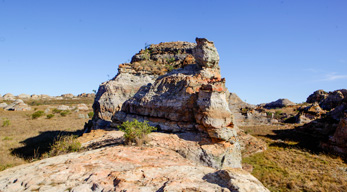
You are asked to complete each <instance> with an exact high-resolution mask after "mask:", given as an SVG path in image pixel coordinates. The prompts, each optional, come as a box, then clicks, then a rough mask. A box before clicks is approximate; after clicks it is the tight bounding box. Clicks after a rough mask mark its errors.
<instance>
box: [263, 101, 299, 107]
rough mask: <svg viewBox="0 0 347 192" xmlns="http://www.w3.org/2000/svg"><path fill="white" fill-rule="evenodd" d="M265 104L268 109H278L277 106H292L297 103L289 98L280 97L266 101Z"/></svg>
mask: <svg viewBox="0 0 347 192" xmlns="http://www.w3.org/2000/svg"><path fill="white" fill-rule="evenodd" d="M263 105H264V108H267V109H276V108H282V107H287V106H292V105H295V103H293V102H291V101H290V100H288V99H278V100H276V101H273V102H270V103H266V104H263Z"/></svg>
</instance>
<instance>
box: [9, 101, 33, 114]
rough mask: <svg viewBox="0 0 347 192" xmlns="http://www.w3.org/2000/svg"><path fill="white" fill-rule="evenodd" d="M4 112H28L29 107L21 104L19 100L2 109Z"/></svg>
mask: <svg viewBox="0 0 347 192" xmlns="http://www.w3.org/2000/svg"><path fill="white" fill-rule="evenodd" d="M4 110H7V111H30V110H31V107H29V106H28V105H27V104H25V103H24V102H23V100H21V99H17V100H15V101H14V102H13V103H11V104H9V105H7V106H6V107H4Z"/></svg>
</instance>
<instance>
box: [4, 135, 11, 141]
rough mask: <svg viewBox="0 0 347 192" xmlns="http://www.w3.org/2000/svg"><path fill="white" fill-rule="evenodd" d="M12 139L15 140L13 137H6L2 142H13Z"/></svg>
mask: <svg viewBox="0 0 347 192" xmlns="http://www.w3.org/2000/svg"><path fill="white" fill-rule="evenodd" d="M12 139H13V138H12V137H8V136H6V137H4V138H3V139H2V140H3V141H10V140H12Z"/></svg>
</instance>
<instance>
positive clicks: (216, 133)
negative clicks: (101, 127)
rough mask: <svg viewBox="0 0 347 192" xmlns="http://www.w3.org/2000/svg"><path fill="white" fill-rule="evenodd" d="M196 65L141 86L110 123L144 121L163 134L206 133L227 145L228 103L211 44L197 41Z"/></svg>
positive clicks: (229, 136)
mask: <svg viewBox="0 0 347 192" xmlns="http://www.w3.org/2000/svg"><path fill="white" fill-rule="evenodd" d="M196 41H197V46H196V47H195V48H194V49H193V56H194V57H195V59H196V64H190V65H187V66H184V67H183V68H180V69H176V70H173V71H171V72H169V73H167V74H166V75H163V76H160V77H158V78H157V79H156V80H155V82H154V83H153V84H148V85H147V86H143V87H142V88H141V89H140V90H139V91H138V92H137V93H136V94H135V95H134V96H133V97H131V98H129V99H128V100H127V101H125V102H124V103H123V106H122V109H121V110H120V111H118V112H116V114H115V115H114V117H113V119H112V120H113V121H114V122H115V123H117V122H124V121H126V120H131V119H133V118H136V119H140V120H147V121H149V123H150V124H151V125H152V126H156V127H158V128H159V130H161V131H166V132H168V131H169V132H186V131H194V130H196V131H205V132H207V133H208V134H209V136H210V137H211V138H215V139H219V140H224V141H229V140H231V139H233V137H235V136H236V134H235V132H234V131H233V129H232V128H233V126H234V125H233V123H232V115H231V112H230V110H229V106H228V102H227V98H226V96H227V89H226V88H225V79H222V78H221V75H220V69H219V65H218V62H219V56H218V52H217V50H216V48H215V47H214V44H213V42H211V41H208V40H207V39H199V38H197V40H196Z"/></svg>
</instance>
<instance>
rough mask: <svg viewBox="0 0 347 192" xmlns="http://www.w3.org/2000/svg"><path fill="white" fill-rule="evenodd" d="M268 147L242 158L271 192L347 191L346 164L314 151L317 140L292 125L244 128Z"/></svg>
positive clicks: (317, 150) (317, 149)
mask: <svg viewBox="0 0 347 192" xmlns="http://www.w3.org/2000/svg"><path fill="white" fill-rule="evenodd" d="M244 129H245V130H246V131H248V132H249V133H251V134H252V135H254V136H256V137H258V138H260V139H263V140H264V141H266V142H267V143H268V145H269V148H268V150H267V151H265V152H263V153H258V154H255V155H253V156H250V157H247V158H244V159H243V162H244V163H247V164H251V165H253V172H252V174H253V175H254V176H255V177H257V178H258V179H259V180H260V181H261V182H262V183H263V184H264V185H265V186H266V187H268V188H269V189H270V190H271V191H347V164H346V161H344V160H342V159H341V158H339V157H334V156H333V155H326V154H324V153H323V152H322V151H320V149H319V148H317V144H318V142H317V140H316V139H317V138H313V137H310V136H308V135H301V134H300V133H298V132H296V131H294V130H293V126H290V125H288V126H257V127H244Z"/></svg>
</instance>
